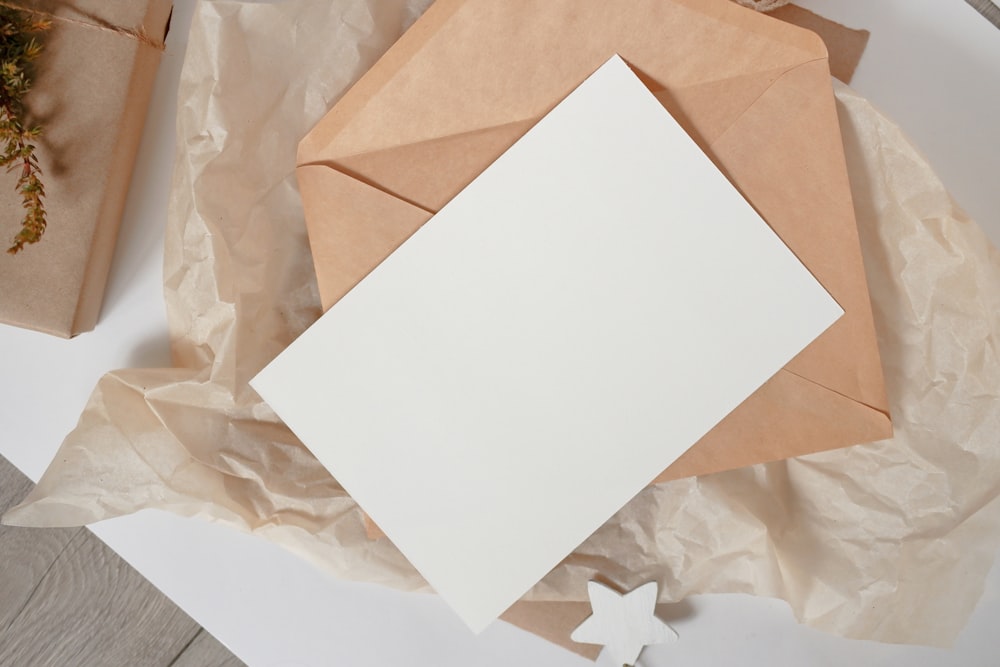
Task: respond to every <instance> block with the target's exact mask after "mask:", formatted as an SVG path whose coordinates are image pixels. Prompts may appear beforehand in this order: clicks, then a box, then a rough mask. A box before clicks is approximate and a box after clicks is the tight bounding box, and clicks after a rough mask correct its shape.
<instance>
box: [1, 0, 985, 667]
mask: <svg viewBox="0 0 1000 667" xmlns="http://www.w3.org/2000/svg"><path fill="white" fill-rule="evenodd" d="M176 4H177V7H176V11H175V14H174V19H173V28H172V32H171V35H170V38H169V39H168V48H167V53H166V56H165V58H164V61H163V67H162V69H161V71H160V75H159V80H158V82H157V87H156V92H155V97H154V99H153V104H152V111H151V114H150V117H149V120H148V124H147V129H146V133H145V137H144V139H143V145H142V149H141V157H140V160H139V163H138V166H137V169H136V172H135V178H134V181H133V185H132V190H131V193H130V197H129V201H128V206H127V209H126V213H125V220H124V223H123V227H122V234H121V238H120V241H119V246H118V250H117V253H116V256H115V260H114V265H113V267H112V273H111V279H110V284H109V287H108V293H107V299H106V302H105V306H104V311H103V314H102V317H101V321H100V324H99V325H98V328H97V330H96V331H94V332H91V333H88V334H85V335H83V336H80V337H78V338H76V339H73V340H70V341H65V340H59V339H55V338H51V337H48V336H45V335H42V334H37V333H32V332H28V331H22V330H19V329H15V328H12V327H7V326H2V325H0V350H4V355H3V356H4V361H3V364H4V371H3V375H2V377H0V424H3V425H4V429H3V436H2V439H0V454H3V456H5V457H6V458H8V459H9V460H10V461H11V462H12V463H13V464H14V465H16V466H17V467H18V468H20V469H21V470H23V471H24V472H25V474H27V475H28V476H29V477H31V478H32V479H35V480H37V479H38V478H39V476H40V475H41V474H42V472H43V471H44V469H45V467H46V465H47V464H48V462H49V461H50V460H51V459H52V457H53V456H54V454H55V452H56V449H57V448H58V446H59V443H60V442H61V441H62V438H63V437H64V436H65V434H66V433H67V432H69V431H70V430H71V429H72V427H73V426H74V424H75V423H76V420H77V418H78V416H79V414H80V412H81V410H82V409H83V406H84V404H85V402H86V400H87V397H88V396H89V394H90V392H91V390H92V389H93V387H94V385H95V384H96V382H97V380H98V378H99V377H100V376H101V375H102V374H103V373H105V372H107V371H109V370H112V369H115V368H120V367H130V366H133V367H135V366H137V367H153V366H165V365H169V352H168V349H167V333H166V321H165V315H164V307H163V299H162V288H161V267H162V250H163V242H162V230H163V227H164V224H165V217H166V201H167V191H168V187H169V181H170V173H171V169H172V164H171V163H172V159H173V147H174V136H173V135H174V117H175V114H174V108H175V100H176V86H177V80H178V76H179V72H180V67H181V63H182V59H183V52H184V46H185V41H186V31H187V28H188V25H189V24H190V20H191V15H192V12H193V5H194V2H193V0H176ZM800 4H802V5H804V6H806V7H808V8H811V9H814V10H815V11H818V12H820V13H821V14H823V15H825V16H827V17H830V18H833V19H835V20H839V21H841V22H843V23H845V24H846V25H850V26H852V27H860V28H867V29H869V30H871V31H872V37H871V41H870V42H869V46H868V51H867V52H866V54H865V57H864V59H863V60H862V63H861V66H860V68H859V69H858V72H857V74H856V77H855V80H854V82H853V85H854V87H855V88H857V89H858V90H859V91H861V92H862V93H863V94H865V95H866V96H867V97H868V98H869V99H871V100H872V101H873V102H875V103H876V105H878V106H879V107H880V108H881V109H883V110H884V111H885V112H886V113H888V114H889V115H890V116H892V117H893V118H895V119H896V121H897V122H899V123H900V125H902V126H903V128H905V129H906V130H907V131H908V132H909V134H910V135H911V137H912V138H913V139H914V140H915V141H916V142H917V144H918V145H919V146H920V147H921V148H922V149H923V151H924V152H925V153H926V154H927V155H928V156H929V158H930V159H931V162H932V163H933V165H934V166H935V168H936V170H937V172H938V173H939V174H940V176H941V177H942V178H943V180H944V181H945V183H946V184H947V185H948V186H949V187H950V188H951V190H952V192H953V194H954V195H955V197H956V199H957V200H958V202H959V203H960V204H961V205H962V206H963V207H964V208H965V209H966V210H967V211H968V212H969V213H970V214H971V215H972V217H973V218H975V219H976V220H977V221H978V222H979V223H980V224H981V225H982V226H983V227H984V228H985V229H986V230H987V232H988V233H989V234H990V236H991V238H992V239H993V240H994V242H997V243H1000V187H998V184H997V179H998V176H1000V30H998V29H996V28H995V27H993V26H992V25H990V24H989V23H988V22H987V21H986V20H985V19H983V18H981V17H980V16H979V15H978V14H977V13H976V12H975V11H974V10H973V9H972V8H971V7H969V6H968V5H967V4H966V3H965V2H963V0H877V1H873V0H802V1H801V2H800ZM12 351H16V352H13V353H12ZM93 530H94V532H95V533H97V535H98V536H100V537H101V538H102V539H103V540H105V541H106V542H107V543H108V544H109V545H111V546H112V547H113V548H114V549H115V550H116V551H117V552H118V553H120V554H121V555H122V556H123V557H124V558H125V559H126V560H127V561H129V562H130V563H131V564H132V565H134V566H135V567H136V568H137V569H138V570H139V571H140V572H142V573H143V574H144V575H145V576H146V577H147V578H149V580H150V581H152V582H153V583H154V584H155V585H156V586H158V587H159V588H160V589H161V590H162V591H163V592H164V593H166V594H167V595H168V596H170V597H171V598H172V599H173V600H174V601H175V602H177V603H178V604H179V605H180V606H181V607H182V608H183V609H184V610H185V611H187V612H188V613H189V614H190V615H191V616H192V617H193V618H194V619H195V620H196V621H198V622H199V623H201V624H202V625H204V626H205V627H206V628H207V629H208V630H209V631H210V632H211V633H213V634H214V635H215V636H216V637H217V638H218V639H219V640H220V641H222V642H223V643H224V644H226V645H227V646H228V647H229V648H230V649H231V650H232V651H233V652H234V653H235V654H236V655H238V656H239V657H240V658H242V659H243V660H244V661H246V662H247V663H249V664H250V665H252V666H255V667H256V666H258V665H261V666H264V667H320V666H323V667H326V666H329V665H348V666H362V665H397V664H398V665H408V666H413V667H421V666H424V665H426V666H427V667H430V666H433V667H448V666H452V665H455V666H458V665H462V666H466V665H485V666H489V665H546V666H552V667H560V666H565V667H582V666H583V665H587V664H590V663H589V662H588V661H586V660H583V659H581V658H579V657H577V656H575V655H573V654H570V653H568V652H566V651H564V650H563V649H561V648H558V647H555V646H553V645H551V644H548V643H547V642H545V641H543V640H541V639H538V638H536V637H534V636H532V635H530V634H528V633H526V632H522V631H520V630H518V629H516V628H513V627H512V626H509V625H506V624H504V623H495V624H494V625H493V626H492V627H491V628H489V629H488V630H487V631H486V632H485V633H484V634H482V635H480V636H478V637H474V636H472V635H471V634H470V633H469V632H468V631H467V630H466V629H465V628H464V626H463V625H462V624H461V623H460V621H458V619H457V618H456V617H455V616H454V615H453V614H452V613H451V612H450V611H448V610H447V609H446V608H445V607H444V605H443V604H442V603H441V602H440V601H439V600H437V599H436V598H434V597H432V596H426V595H407V594H402V593H397V592H395V591H391V590H387V589H383V588H380V587H377V586H373V585H364V584H351V583H343V582H337V581H334V580H332V579H331V578H329V577H327V576H326V575H324V574H322V573H320V572H318V571H317V570H315V569H314V568H312V567H311V566H310V565H308V564H307V563H305V562H303V561H300V560H299V559H298V558H297V557H295V556H293V555H290V554H288V553H285V552H283V551H281V550H280V549H278V548H277V547H274V546H271V545H270V544H267V543H265V542H263V541H262V540H258V539H256V538H253V537H250V536H247V535H243V534H240V533H237V532H236V531H233V530H230V529H227V528H224V527H220V526H216V525H212V524H207V523H203V522H200V521H195V520H185V519H181V518H178V517H175V516H172V515H168V514H165V513H161V512H143V513H140V514H138V515H136V516H132V517H126V518H122V519H116V520H112V521H107V522H103V523H101V524H99V525H96V526H94V527H93ZM678 611H679V617H678V618H675V619H670V620H671V622H672V624H673V625H674V626H675V627H676V628H677V630H678V632H680V634H681V641H680V642H679V643H677V644H674V645H672V646H666V647H654V648H651V649H649V650H647V652H646V653H645V654H644V656H643V658H642V660H641V661H640V664H642V665H644V666H645V667H658V666H660V665H663V666H666V665H761V666H763V665H767V666H768V667H781V666H784V665H796V666H797V665H811V666H813V665H816V666H822V665H845V664H851V663H854V664H862V665H900V666H902V665H906V666H907V667H919V666H931V665H935V666H944V665H984V666H985V665H995V664H997V657H996V654H997V648H998V646H1000V642H998V640H997V639H996V637H995V632H996V631H995V626H996V625H997V623H998V621H1000V569H998V568H994V572H993V573H992V574H991V576H990V578H989V579H988V581H987V585H986V590H985V593H984V596H983V599H982V601H981V602H980V604H979V606H978V608H977V610H976V612H975V614H974V615H973V617H972V619H971V621H970V622H969V624H968V626H967V627H966V629H965V630H964V632H963V633H962V635H961V636H960V637H959V639H958V641H957V643H956V645H955V646H954V647H953V648H952V649H949V650H944V649H931V648H922V647H909V646H891V645H881V644H875V643H872V642H862V641H850V640H845V639H839V638H836V637H832V636H829V635H826V634H823V633H820V632H817V631H814V630H811V629H809V628H806V627H803V626H800V625H798V624H796V623H795V621H794V619H793V618H792V615H791V612H790V611H789V609H788V607H787V605H786V604H785V603H783V602H780V601H775V600H767V599H761V598H753V597H749V596H743V595H712V596H696V597H693V598H691V599H689V600H687V601H685V602H684V603H682V604H681V605H679V606H678Z"/></svg>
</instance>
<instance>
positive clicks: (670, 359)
mask: <svg viewBox="0 0 1000 667" xmlns="http://www.w3.org/2000/svg"><path fill="white" fill-rule="evenodd" d="M666 193H669V195H668V201H669V208H668V209H667V210H666V211H664V210H663V208H662V206H663V198H664V195H665V194H666ZM525 239H531V242H530V243H525ZM842 313H843V311H842V310H841V309H840V307H839V306H838V305H837V304H836V302H835V301H834V300H833V299H832V298H830V295H829V294H827V293H826V292H825V291H824V290H823V288H822V286H820V285H819V284H818V283H817V281H816V280H815V279H814V277H813V276H811V275H810V274H809V272H808V271H807V270H806V269H805V267H804V266H803V265H802V264H801V263H800V262H799V261H798V259H797V258H796V257H795V256H794V255H793V254H792V253H791V252H790V251H789V249H788V247H787V246H786V245H784V244H783V243H782V242H781V240H780V239H779V238H778V237H777V236H776V235H775V234H774V233H773V232H772V231H771V230H770V229H769V228H768V226H767V224H766V223H765V222H764V221H763V220H762V219H761V218H760V217H759V216H758V215H757V214H756V212H754V210H753V208H752V207H750V206H749V205H748V204H747V202H746V200H745V199H744V198H743V197H742V196H741V195H740V194H739V193H738V192H737V191H736V190H735V189H734V188H733V187H732V186H731V184H730V183H729V182H728V181H727V180H726V179H725V177H724V176H723V175H722V174H721V173H720V172H719V171H718V169H717V168H716V167H715V166H714V165H713V164H712V163H711V162H710V161H709V160H708V158H707V157H706V156H705V154H704V153H703V152H701V150H700V149H699V148H698V147H697V146H696V145H695V144H694V143H693V142H692V141H691V139H690V137H688V136H687V135H686V134H685V132H684V130H683V129H682V128H680V127H679V126H678V125H677V123H676V122H674V121H673V119H671V117H670V116H669V114H668V113H667V112H666V111H665V110H664V109H663V107H662V106H661V105H660V104H659V102H658V101H657V100H656V98H654V97H653V96H652V95H651V94H650V93H649V91H648V90H647V89H646V88H645V86H644V85H643V84H642V82H641V81H640V80H639V79H638V78H636V76H635V74H634V73H633V72H632V71H631V70H630V69H629V67H628V65H627V64H625V63H624V62H623V61H622V60H621V58H619V57H617V56H615V57H613V58H611V59H609V60H608V62H607V63H605V64H603V65H602V66H601V67H600V69H598V70H597V71H596V72H595V73H593V75H592V76H590V77H588V78H587V80H586V81H585V82H583V83H582V84H581V85H580V87H578V88H577V89H575V90H574V91H573V92H572V93H570V94H569V95H568V96H567V97H566V98H565V99H564V100H562V101H561V102H560V103H559V105H558V106H557V107H556V108H555V109H554V110H553V111H552V112H551V113H549V114H548V115H547V116H546V117H545V118H544V119H543V120H542V121H540V122H539V123H538V124H537V125H535V126H534V127H533V128H532V129H531V130H530V131H529V132H528V133H527V134H526V135H525V136H524V137H522V138H521V139H520V140H519V141H518V142H517V143H516V144H515V145H514V146H513V147H512V148H511V149H510V150H508V151H507V152H505V153H504V154H503V156H501V157H500V158H499V159H498V160H497V161H495V162H494V163H493V164H492V165H490V166H489V167H488V168H487V169H486V171H485V172H483V174H481V175H480V176H479V178H477V179H476V180H475V181H474V182H473V183H471V184H470V185H469V186H468V187H467V188H465V189H464V190H463V191H462V192H461V193H460V194H459V195H458V196H456V197H455V198H454V199H452V200H451V201H450V202H448V204H447V205H446V206H445V207H444V208H443V209H442V210H441V211H440V212H439V213H438V214H437V215H436V216H435V217H434V219H433V220H431V221H430V222H429V223H428V224H427V225H426V226H425V227H423V228H422V229H420V230H419V231H417V232H416V233H415V234H414V235H413V236H412V237H411V238H410V239H409V240H407V242H406V243H405V244H403V246H402V247H401V248H399V249H397V250H396V251H395V252H394V253H393V254H392V255H391V256H390V257H388V258H387V259H386V260H385V261H384V262H383V263H382V264H381V265H379V266H378V267H377V268H376V269H375V270H374V271H373V272H372V273H371V274H369V275H368V276H367V277H366V278H365V279H364V280H363V281H362V282H361V283H360V284H358V285H357V286H355V288H354V289H353V290H351V292H349V293H348V294H347V295H346V296H345V297H344V298H343V299H341V301H340V302H339V303H338V304H337V306H336V307H334V308H333V309H331V310H330V311H329V312H328V313H326V314H325V315H324V316H323V317H322V318H321V319H320V320H319V321H318V322H317V323H316V324H314V325H313V326H312V327H311V328H310V329H309V330H308V331H306V332H305V333H304V334H302V336H301V337H300V338H298V340H296V341H295V342H294V343H292V345H291V346H289V347H288V348H287V349H286V350H285V351H284V352H282V353H281V354H280V355H279V356H278V358H277V359H275V360H274V361H273V362H272V363H271V364H269V365H268V366H267V367H266V368H265V369H264V370H262V371H261V372H260V374H259V375H258V376H257V377H256V378H254V379H253V380H252V381H251V385H252V386H253V388H254V389H255V390H256V391H257V392H258V393H259V394H260V396H261V397H262V398H264V399H265V400H266V401H267V402H268V404H269V405H270V406H271V407H272V408H273V409H274V411H275V412H276V413H277V414H278V415H279V416H280V417H281V418H282V419H283V420H284V421H285V423H286V424H287V425H288V426H289V427H290V428H291V429H292V431H293V432H295V433H296V434H297V435H298V436H299V437H300V438H301V440H302V442H303V443H305V445H306V446H307V447H309V448H310V450H311V451H312V452H313V453H314V454H315V455H316V457H317V458H318V459H319V460H320V462H321V463H323V464H324V465H325V466H326V467H327V468H328V469H329V470H330V471H331V472H332V473H333V475H334V476H335V477H336V478H337V480H338V481H339V482H340V483H341V484H342V485H343V487H344V489H345V490H346V491H347V492H348V493H350V494H351V496H352V497H353V498H355V499H356V500H357V501H358V503H359V504H360V505H361V507H363V508H365V509H366V510H367V511H368V512H371V514H372V516H373V517H374V518H375V520H376V521H378V522H379V525H380V526H382V527H383V528H385V530H386V533H387V534H388V535H389V537H390V538H391V539H392V540H393V542H394V543H395V545H396V546H397V547H399V549H400V551H401V552H402V553H403V554H404V555H405V556H406V557H407V558H408V559H409V560H410V562H411V563H413V564H414V566H415V567H416V568H417V569H418V570H419V571H420V573H421V574H422V575H423V576H424V577H426V579H427V581H428V583H430V584H431V585H432V586H433V587H434V589H435V590H436V591H437V592H438V593H439V594H440V595H441V597H442V598H444V599H445V600H446V601H447V602H448V603H449V604H450V605H451V606H452V607H453V608H454V610H455V611H456V613H458V615H459V616H461V617H462V619H463V620H465V622H466V623H467V624H468V625H469V626H470V627H471V628H472V629H473V630H475V631H480V630H482V629H484V628H485V627H486V626H487V625H488V624H489V623H491V622H492V621H493V620H494V619H496V618H497V616H499V615H500V614H501V613H503V612H504V611H505V610H506V609H507V608H508V607H510V605H511V604H513V603H514V602H515V601H516V600H517V599H518V598H520V597H521V596H522V595H523V594H524V593H525V592H526V591H527V590H528V589H530V588H531V587H532V586H533V585H534V584H535V583H537V582H538V581H539V580H540V579H541V578H542V577H544V576H545V574H546V573H547V572H549V571H550V570H551V569H552V568H553V567H555V566H556V565H557V564H558V563H559V561H560V560H562V559H563V558H565V557H566V556H567V555H569V554H570V553H571V552H572V551H573V550H574V549H575V548H576V547H577V546H579V545H580V544H581V543H582V542H583V541H584V540H585V539H586V538H587V537H588V536H589V535H590V534H591V533H593V532H594V531H595V530H596V529H597V528H599V527H600V526H601V525H602V524H603V523H604V522H606V521H607V520H608V519H609V518H610V517H611V516H612V515H613V514H615V512H617V511H618V510H619V509H621V507H623V506H624V505H625V504H626V503H627V502H628V501H629V500H630V499H631V498H632V497H634V496H635V494H637V493H638V492H639V491H641V490H642V489H643V488H644V487H645V486H646V485H648V484H649V482H650V480H652V479H653V478H654V477H655V476H656V475H657V474H658V473H659V472H660V471H661V470H663V469H664V468H665V467H666V466H668V465H669V464H670V463H671V462H673V461H674V460H676V458H677V457H678V456H680V455H681V454H683V453H684V451H685V450H686V449H687V448H688V447H689V446H690V445H691V444H693V443H694V442H696V441H697V440H698V439H699V438H700V437H701V436H702V435H703V434H705V433H706V432H707V431H708V430H709V429H710V428H711V427H712V426H714V425H715V424H717V423H718V422H719V420H721V419H722V418H723V417H724V416H725V415H726V414H728V413H729V412H730V411H731V410H732V409H733V408H734V407H735V406H737V405H739V404H740V403H741V402H742V401H743V400H744V399H745V398H746V397H747V396H748V395H749V394H751V393H752V392H753V391H754V390H755V389H756V388H757V387H759V386H760V385H761V384H762V383H763V382H764V381H766V380H767V379H768V378H769V377H771V376H772V375H773V374H774V373H775V372H776V371H777V370H778V369H780V368H781V367H782V365H783V364H784V363H786V362H787V361H788V360H789V359H791V358H792V357H793V356H794V355H795V354H796V353H798V352H799V351H800V350H802V349H803V348H804V347H805V346H806V345H808V344H809V342H810V341H812V340H814V339H815V338H816V336H818V335H819V334H820V333H822V332H823V331H824V330H826V329H827V328H828V327H829V326H830V325H831V324H832V323H833V322H834V321H836V320H837V319H838V318H839V317H840V316H841V315H842ZM748 349H751V350H754V353H753V354H747V353H746V350H748ZM706 366H711V367H713V368H714V369H715V372H714V373H713V375H712V376H711V380H710V381H707V382H706V381H705V375H704V368H705V367H706ZM567 469H569V470H572V474H559V471H563V470H567ZM512 488H516V489H517V490H518V492H517V493H516V494H514V495H510V494H509V490H510V489H512Z"/></svg>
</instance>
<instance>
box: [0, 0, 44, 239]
mask: <svg viewBox="0 0 1000 667" xmlns="http://www.w3.org/2000/svg"><path fill="white" fill-rule="evenodd" d="M51 27H52V22H51V21H50V20H49V19H47V18H45V17H40V16H38V15H36V14H32V13H28V12H23V11H20V10H17V9H9V8H5V7H0V140H2V141H3V143H4V150H3V153H0V166H4V167H7V171H8V172H17V173H18V178H17V184H16V186H15V187H16V189H17V191H18V193H20V195H21V205H22V206H23V207H24V219H23V220H22V222H21V231H19V232H18V234H17V236H15V237H14V241H13V245H11V247H10V248H8V250H7V252H9V253H11V254H14V253H17V252H20V251H21V250H22V249H23V248H24V246H25V245H26V244H29V243H36V242H38V240H39V239H41V238H42V234H43V233H44V232H45V226H46V224H47V221H46V219H45V205H44V204H43V203H42V199H43V198H44V197H45V187H44V186H43V185H42V179H41V173H42V170H41V168H40V167H39V164H38V157H37V156H36V155H35V143H34V142H35V141H36V140H37V139H38V137H39V136H40V135H41V133H42V128H41V127H38V126H31V127H26V126H25V121H24V96H25V95H26V94H27V93H28V91H29V90H31V85H32V83H33V81H32V65H31V64H32V62H34V61H35V60H36V59H37V58H38V56H39V54H41V52H42V45H41V43H40V42H39V41H38V40H37V39H36V38H35V35H36V34H38V33H41V32H44V31H46V30H48V29H49V28H51Z"/></svg>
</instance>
